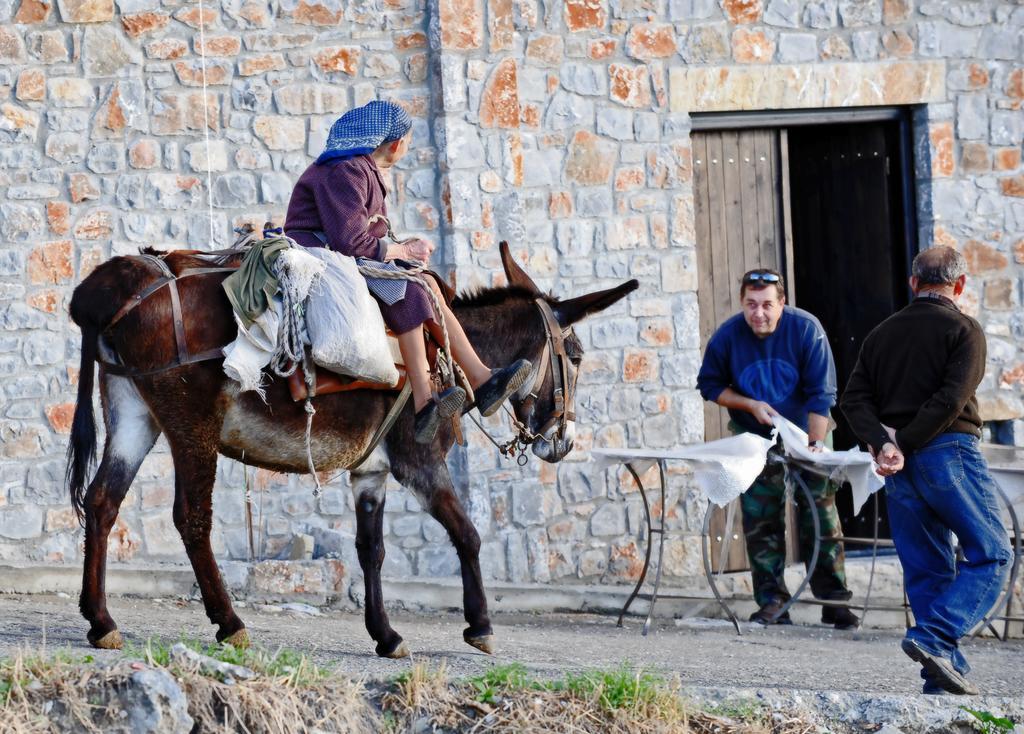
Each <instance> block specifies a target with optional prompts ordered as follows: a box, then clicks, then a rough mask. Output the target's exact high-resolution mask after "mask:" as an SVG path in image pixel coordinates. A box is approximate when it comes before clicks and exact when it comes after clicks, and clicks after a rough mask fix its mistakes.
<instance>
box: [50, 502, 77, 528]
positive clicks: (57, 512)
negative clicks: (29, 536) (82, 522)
mask: <svg viewBox="0 0 1024 734" xmlns="http://www.w3.org/2000/svg"><path fill="white" fill-rule="evenodd" d="M44 527H45V528H46V532H48V533H52V532H54V531H55V530H75V529H77V528H78V518H77V517H76V516H75V511H74V510H73V509H71V508H70V507H60V508H51V509H49V510H47V511H46V524H45V526H44Z"/></svg>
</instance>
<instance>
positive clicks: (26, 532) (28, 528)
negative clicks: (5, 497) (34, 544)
mask: <svg viewBox="0 0 1024 734" xmlns="http://www.w3.org/2000/svg"><path fill="white" fill-rule="evenodd" d="M42 530H43V511H42V509H41V508H39V507H34V506H32V505H23V506H20V507H9V508H4V509H2V510H0V537H4V538H11V539H14V540H24V539H26V538H35V537H36V536H38V535H39V534H40V533H41V532H42Z"/></svg>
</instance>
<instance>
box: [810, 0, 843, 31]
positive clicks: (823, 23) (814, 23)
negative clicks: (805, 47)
mask: <svg viewBox="0 0 1024 734" xmlns="http://www.w3.org/2000/svg"><path fill="white" fill-rule="evenodd" d="M837 11H838V4H837V1H836V0H811V2H809V3H807V5H806V6H805V7H804V25H806V26H809V27H811V28H835V27H836V23H837Z"/></svg>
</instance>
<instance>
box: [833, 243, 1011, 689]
mask: <svg viewBox="0 0 1024 734" xmlns="http://www.w3.org/2000/svg"><path fill="white" fill-rule="evenodd" d="M966 270H967V264H966V262H965V261H964V258H963V255H961V254H960V253H959V252H957V251H956V250H954V249H952V248H950V247H933V248H931V249H929V250H925V251H924V252H922V253H920V254H919V255H918V256H917V257H915V258H914V263H913V268H912V273H913V274H912V276H911V278H910V287H911V289H912V290H913V292H914V296H915V298H914V300H913V301H912V302H911V304H910V305H909V306H907V307H906V308H904V309H903V310H901V311H899V312H898V313H896V314H894V315H893V316H890V317H889V318H888V319H886V320H885V321H884V322H882V323H881V324H880V325H879V326H878V327H876V328H875V329H874V331H872V332H871V333H870V334H869V335H868V337H867V339H865V340H864V345H863V346H862V347H861V352H860V356H859V357H858V359H857V365H856V367H854V370H853V374H851V375H850V381H849V383H848V384H847V386H846V392H845V393H844V394H843V397H842V401H841V406H842V410H843V412H844V413H845V414H846V417H847V418H848V419H849V421H850V425H851V426H852V428H853V430H854V432H855V433H856V434H857V436H858V437H859V438H860V440H861V441H863V442H864V443H865V444H867V445H868V449H869V450H870V451H871V452H872V454H874V455H875V458H876V461H877V462H878V465H879V473H881V474H883V475H884V476H885V477H886V480H885V488H886V499H887V501H888V506H889V523H890V525H891V527H892V534H893V541H894V542H895V543H896V551H897V553H898V554H899V557H900V562H901V563H902V565H903V577H904V582H905V584H906V590H907V596H908V598H909V599H910V606H911V609H913V612H914V621H915V624H914V626H913V627H912V628H910V629H909V630H908V631H907V635H906V637H905V638H904V640H903V643H902V647H903V651H904V652H905V653H906V654H907V655H909V656H910V657H911V658H912V659H913V660H915V661H916V662H918V663H920V664H921V666H922V670H921V677H922V678H924V692H925V693H943V692H949V693H957V694H976V693H978V689H977V688H976V687H975V686H974V685H973V684H972V683H971V682H970V681H968V680H967V679H966V678H965V675H966V674H967V672H968V671H969V670H970V667H969V666H968V665H967V661H966V659H964V656H963V654H962V653H961V652H960V649H959V647H958V642H959V640H960V638H962V637H963V636H964V635H966V634H967V633H968V632H970V631H971V629H972V628H973V627H974V626H975V625H976V624H977V623H978V622H980V621H981V620H982V618H983V617H984V616H985V614H986V613H987V612H988V610H989V609H990V608H991V607H992V605H993V604H994V603H995V602H996V600H997V599H998V598H999V594H1000V591H1001V589H1002V585H1003V582H1004V580H1005V578H1006V574H1007V572H1008V571H1009V566H1010V560H1011V558H1012V553H1011V551H1010V546H1009V541H1008V536H1007V533H1006V531H1005V529H1004V528H1003V524H1002V521H1001V519H1000V514H999V505H998V500H997V489H996V487H995V484H994V482H993V480H992V477H991V476H990V474H989V472H988V467H987V466H986V464H985V460H984V458H982V456H981V452H980V451H979V449H978V440H979V439H980V437H981V417H980V415H979V413H978V400H977V398H976V397H975V394H974V393H975V390H976V389H977V387H978V384H979V383H980V382H981V379H982V377H983V375H984V373H985V334H984V333H983V332H982V329H981V326H980V325H979V324H978V322H977V321H975V320H974V319H972V318H971V317H970V316H967V315H966V314H963V313H961V312H960V309H959V308H958V307H957V300H958V299H959V297H960V294H961V293H963V290H964V284H965V283H966V280H967V276H966ZM951 532H952V533H955V534H956V537H957V539H958V540H959V542H960V545H961V548H962V549H963V554H964V560H963V561H962V562H960V564H959V565H958V564H957V563H956V558H955V555H954V550H953V545H952V541H951V538H950V533H951Z"/></svg>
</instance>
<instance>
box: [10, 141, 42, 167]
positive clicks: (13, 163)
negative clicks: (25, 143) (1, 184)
mask: <svg viewBox="0 0 1024 734" xmlns="http://www.w3.org/2000/svg"><path fill="white" fill-rule="evenodd" d="M41 164H42V155H41V154H40V153H39V151H38V150H36V149H35V148H18V147H13V146H0V170H3V169H9V168H14V169H19V168H21V169H25V168H38V167H39V166H40V165H41Z"/></svg>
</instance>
